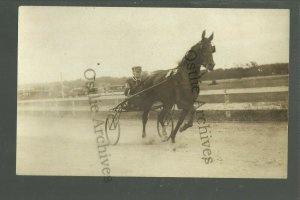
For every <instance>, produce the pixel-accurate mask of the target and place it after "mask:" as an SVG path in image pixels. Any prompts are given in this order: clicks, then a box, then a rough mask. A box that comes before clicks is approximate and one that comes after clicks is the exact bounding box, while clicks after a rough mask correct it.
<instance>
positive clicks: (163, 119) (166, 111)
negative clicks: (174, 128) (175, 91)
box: [158, 106, 171, 136]
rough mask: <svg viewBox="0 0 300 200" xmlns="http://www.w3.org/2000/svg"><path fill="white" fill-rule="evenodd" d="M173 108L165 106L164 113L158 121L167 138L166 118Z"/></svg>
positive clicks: (162, 112)
mask: <svg viewBox="0 0 300 200" xmlns="http://www.w3.org/2000/svg"><path fill="white" fill-rule="evenodd" d="M170 110H171V108H169V107H166V106H164V107H163V109H162V111H161V112H160V113H159V115H158V121H159V123H160V125H161V127H162V134H163V135H164V136H167V131H166V126H165V117H166V115H167V113H168V112H170Z"/></svg>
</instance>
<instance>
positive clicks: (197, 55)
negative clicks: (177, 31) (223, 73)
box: [185, 30, 216, 70]
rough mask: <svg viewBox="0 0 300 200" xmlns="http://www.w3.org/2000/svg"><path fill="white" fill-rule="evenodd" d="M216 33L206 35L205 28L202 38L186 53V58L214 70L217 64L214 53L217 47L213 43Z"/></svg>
mask: <svg viewBox="0 0 300 200" xmlns="http://www.w3.org/2000/svg"><path fill="white" fill-rule="evenodd" d="M213 38H214V34H213V33H212V34H211V35H210V36H209V37H208V38H206V37H205V30H204V31H203V32H202V39H201V41H200V42H198V43H197V44H196V45H194V46H193V47H192V48H191V49H190V50H189V51H188V53H187V54H186V56H185V59H186V60H187V61H188V62H189V63H191V62H193V63H194V64H195V65H197V66H199V67H200V66H201V65H202V66H204V67H205V68H206V69H207V70H213V68H214V66H215V62H214V58H213V53H215V52H216V47H215V46H214V45H212V40H213Z"/></svg>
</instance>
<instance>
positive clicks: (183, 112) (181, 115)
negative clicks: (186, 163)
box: [170, 110, 189, 143]
mask: <svg viewBox="0 0 300 200" xmlns="http://www.w3.org/2000/svg"><path fill="white" fill-rule="evenodd" d="M188 112H189V110H183V111H182V112H181V114H180V116H179V119H178V122H177V124H176V127H175V129H174V130H173V131H172V133H171V135H170V138H171V139H172V143H175V137H176V133H177V132H178V129H179V127H180V126H181V124H182V122H183V120H184V119H185V117H186V115H187V114H188Z"/></svg>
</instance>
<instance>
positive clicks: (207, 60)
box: [138, 31, 215, 143]
mask: <svg viewBox="0 0 300 200" xmlns="http://www.w3.org/2000/svg"><path fill="white" fill-rule="evenodd" d="M212 40H213V34H212V35H211V36H210V37H208V38H206V37H205V31H203V33H202V39H201V41H200V42H198V43H197V44H195V45H194V46H193V47H191V49H190V50H189V51H188V52H187V53H186V55H185V56H184V58H183V59H182V60H181V62H180V63H179V64H178V66H177V68H175V69H177V71H176V73H175V72H174V71H173V72H174V73H173V75H170V76H169V77H168V75H169V74H170V70H159V71H155V72H153V73H152V74H151V75H149V76H148V77H147V79H146V80H145V81H144V82H143V84H142V85H141V87H140V88H139V91H141V90H143V89H146V88H149V87H151V86H153V85H156V84H159V83H161V82H163V83H162V84H160V85H159V86H157V87H154V88H153V89H151V90H149V91H147V92H146V93H145V94H142V95H141V96H140V97H138V99H139V100H138V102H140V103H139V106H140V108H141V109H142V110H143V111H144V112H143V134H142V137H143V138H144V137H145V136H146V123H147V120H148V113H149V111H150V109H151V107H152V106H153V104H154V103H155V102H161V103H162V105H163V109H162V111H161V112H160V113H159V115H158V121H159V122H160V124H161V126H162V129H163V132H166V131H165V127H164V118H165V116H166V114H167V113H168V112H169V111H170V110H171V109H172V107H173V105H174V104H176V105H177V107H178V109H181V110H182V111H181V113H180V115H179V119H178V122H177V124H176V126H175V128H174V130H173V132H172V133H171V135H170V137H169V138H168V139H170V138H171V139H172V143H174V142H175V137H176V133H177V132H178V130H180V132H181V131H184V130H186V129H187V128H189V127H191V126H193V116H194V113H195V108H194V102H195V100H196V99H197V97H198V95H199V91H200V89H199V85H198V81H199V78H200V77H199V74H200V67H201V66H204V67H205V68H206V69H207V70H213V68H214V66H215V63H214V60H213V53H214V52H215V47H214V46H213V45H212V44H211V41H212ZM167 78H169V80H168V81H165V80H166V79H167ZM187 116H188V122H187V123H185V124H184V125H183V126H182V127H181V128H180V126H181V125H182V123H183V121H184V119H185V118H186V117H187ZM179 128H180V129H179Z"/></svg>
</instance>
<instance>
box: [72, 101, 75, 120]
mask: <svg viewBox="0 0 300 200" xmlns="http://www.w3.org/2000/svg"><path fill="white" fill-rule="evenodd" d="M72 115H73V116H75V100H74V99H73V100H72Z"/></svg>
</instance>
